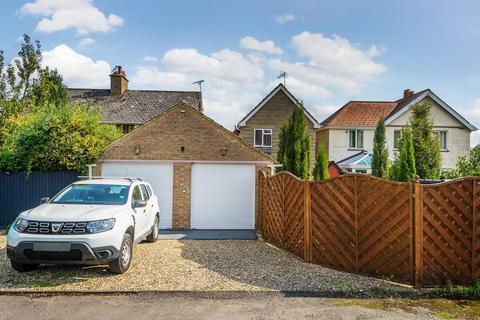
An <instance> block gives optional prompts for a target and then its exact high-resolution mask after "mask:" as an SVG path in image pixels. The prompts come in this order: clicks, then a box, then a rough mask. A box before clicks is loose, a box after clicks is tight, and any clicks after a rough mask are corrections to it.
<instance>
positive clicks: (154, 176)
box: [102, 161, 173, 229]
mask: <svg viewBox="0 0 480 320" xmlns="http://www.w3.org/2000/svg"><path fill="white" fill-rule="evenodd" d="M102 176H117V177H142V178H145V180H146V181H147V182H149V183H150V184H151V185H152V188H153V191H154V192H155V194H156V195H157V197H158V204H159V206H160V228H161V229H171V228H172V198H173V165H172V164H171V163H145V162H141V163H140V162H135V161H132V162H130V161H129V162H109V161H105V162H104V163H103V164H102Z"/></svg>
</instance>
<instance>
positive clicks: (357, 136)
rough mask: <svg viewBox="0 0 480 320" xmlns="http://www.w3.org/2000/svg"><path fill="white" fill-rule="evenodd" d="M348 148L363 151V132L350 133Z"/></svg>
mask: <svg viewBox="0 0 480 320" xmlns="http://www.w3.org/2000/svg"><path fill="white" fill-rule="evenodd" d="M348 147H349V148H354V149H363V130H349V131H348Z"/></svg>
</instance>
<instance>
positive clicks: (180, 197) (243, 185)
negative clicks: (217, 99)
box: [94, 102, 273, 229]
mask: <svg viewBox="0 0 480 320" xmlns="http://www.w3.org/2000/svg"><path fill="white" fill-rule="evenodd" d="M271 164H273V160H272V159H271V157H270V156H268V155H265V154H263V153H261V152H259V151H258V150H256V149H255V148H253V147H251V146H250V145H248V144H247V143H245V141H244V140H242V139H241V138H239V137H238V136H237V135H236V134H234V133H233V132H231V131H229V130H227V129H225V128H224V127H222V126H221V125H219V124H218V123H216V122H215V121H213V120H211V119H210V118H208V117H206V116H205V115H204V114H203V113H201V112H200V111H199V110H198V108H194V107H191V106H190V105H188V104H187V103H184V102H180V103H178V104H177V105H175V106H173V107H171V108H169V110H168V111H166V112H164V113H162V114H161V115H159V116H157V117H155V118H153V119H152V120H150V121H149V122H147V123H145V124H144V125H142V126H140V127H138V128H136V129H134V130H133V131H131V132H129V133H128V134H126V135H124V136H122V137H121V138H120V139H118V140H116V141H114V142H113V143H111V144H110V145H109V146H108V147H107V148H106V150H105V152H104V153H103V155H102V157H101V159H100V160H99V161H98V162H97V167H96V168H95V171H94V173H95V174H97V175H98V174H101V175H104V176H132V177H143V178H145V179H146V180H147V181H149V182H150V183H151V184H152V187H153V188H154V190H155V192H156V194H157V195H158V196H159V205H160V227H161V228H162V229H170V228H173V229H254V228H255V223H256V221H257V219H256V213H257V201H256V196H257V195H256V188H257V178H258V171H259V170H268V168H267V166H269V165H271Z"/></svg>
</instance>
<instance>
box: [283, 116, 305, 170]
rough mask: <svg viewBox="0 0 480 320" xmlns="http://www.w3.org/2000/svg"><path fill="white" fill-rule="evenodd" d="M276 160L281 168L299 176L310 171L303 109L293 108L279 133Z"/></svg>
mask: <svg viewBox="0 0 480 320" xmlns="http://www.w3.org/2000/svg"><path fill="white" fill-rule="evenodd" d="M279 140H280V142H279V151H278V153H277V160H278V161H279V162H280V163H281V164H282V165H283V168H282V170H286V171H289V172H291V173H293V174H294V175H296V176H297V177H300V178H305V177H307V176H308V173H309V171H310V137H309V135H308V129H307V121H306V119H305V115H304V114H303V110H302V109H301V108H295V110H294V111H293V113H292V115H291V117H290V119H289V120H288V123H287V124H285V125H284V126H283V127H282V130H281V131H280V134H279Z"/></svg>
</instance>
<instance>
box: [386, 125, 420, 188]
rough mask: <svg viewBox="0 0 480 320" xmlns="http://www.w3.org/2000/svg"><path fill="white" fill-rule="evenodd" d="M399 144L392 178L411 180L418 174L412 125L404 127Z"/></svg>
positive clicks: (404, 180)
mask: <svg viewBox="0 0 480 320" xmlns="http://www.w3.org/2000/svg"><path fill="white" fill-rule="evenodd" d="M398 144H399V146H398V151H397V153H396V154H395V161H394V163H393V165H392V170H391V179H392V180H395V181H403V182H409V181H411V180H412V179H414V178H415V176H416V175H417V173H416V169H415V155H414V150H413V140H412V132H411V129H410V127H406V128H403V129H402V136H401V138H400V140H399V142H398Z"/></svg>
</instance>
